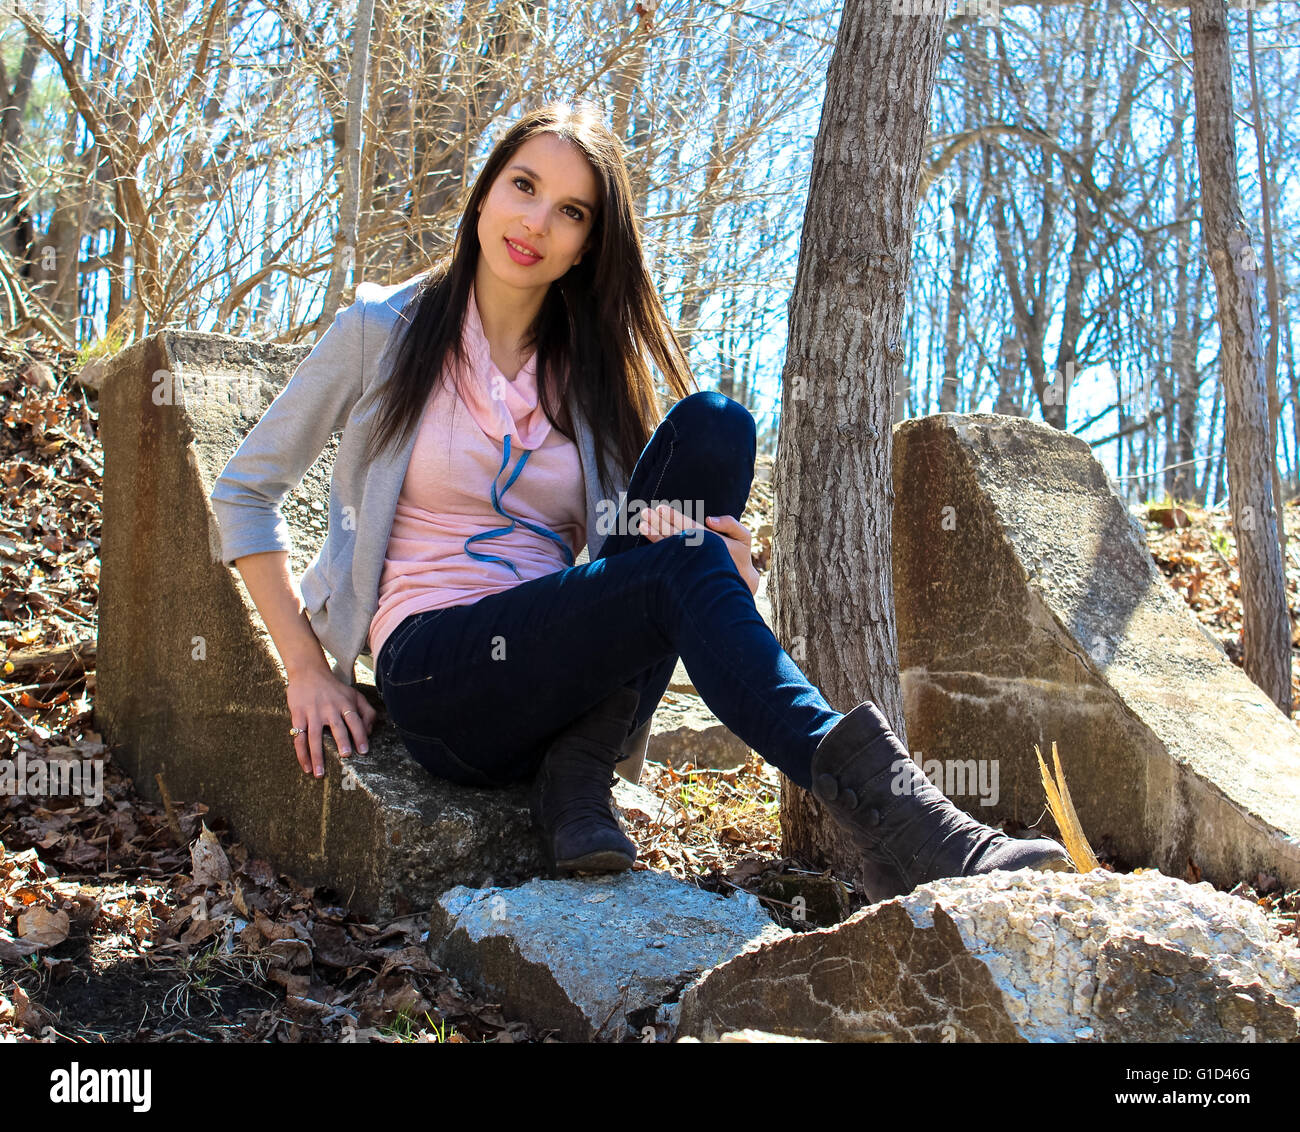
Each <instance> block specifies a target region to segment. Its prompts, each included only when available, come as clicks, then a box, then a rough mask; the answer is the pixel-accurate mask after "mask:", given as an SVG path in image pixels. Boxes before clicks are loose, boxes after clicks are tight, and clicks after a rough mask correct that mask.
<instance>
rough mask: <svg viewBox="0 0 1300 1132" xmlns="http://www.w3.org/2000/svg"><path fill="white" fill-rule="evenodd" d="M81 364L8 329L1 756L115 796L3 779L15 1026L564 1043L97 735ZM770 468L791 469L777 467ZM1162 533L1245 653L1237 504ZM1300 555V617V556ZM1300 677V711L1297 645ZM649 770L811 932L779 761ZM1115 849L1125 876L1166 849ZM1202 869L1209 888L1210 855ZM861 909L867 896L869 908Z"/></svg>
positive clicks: (90, 453) (725, 872)
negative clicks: (135, 772) (152, 785)
mask: <svg viewBox="0 0 1300 1132" xmlns="http://www.w3.org/2000/svg"><path fill="white" fill-rule="evenodd" d="M76 368H77V363H76V358H75V357H74V356H73V355H71V354H64V355H54V354H42V353H27V352H26V351H24V350H20V349H18V348H16V347H15V346H14V344H12V343H9V342H7V341H5V340H3V339H0V416H2V417H3V421H4V430H3V433H2V434H0V516H2V517H0V595H2V596H0V636H2V638H3V647H4V654H5V656H6V657H7V659H6V661H5V662H4V665H3V671H0V681H3V682H0V760H14V761H15V762H17V761H18V760H19V759H21V758H24V757H25V758H26V759H27V760H36V759H51V758H65V759H72V758H78V757H80V758H83V759H98V760H101V761H102V765H104V777H103V797H102V799H101V800H100V801H99V803H98V804H97V805H87V804H83V800H82V799H80V798H75V797H59V796H50V795H41V794H39V793H38V794H37V795H36V796H29V795H27V794H25V793H0V1040H16V1041H47V1042H53V1041H71V1042H74V1043H98V1042H112V1041H200V1042H263V1041H284V1042H313V1041H344V1042H349V1041H362V1042H364V1041H384V1042H402V1041H425V1042H429V1041H432V1042H438V1041H449V1042H466V1041H497V1042H518V1041H526V1042H527V1041H554V1040H556V1039H555V1037H554V1035H553V1034H551V1033H549V1032H540V1033H539V1032H536V1031H534V1030H533V1029H531V1028H530V1027H528V1026H526V1025H524V1024H522V1023H517V1022H507V1021H506V1020H505V1019H504V1018H503V1017H502V1015H501V1012H500V1008H499V1006H498V1005H497V1004H495V1003H491V1002H485V1001H482V1000H480V999H478V998H476V997H475V996H473V995H472V994H470V993H467V992H466V991H465V990H464V989H463V988H462V987H461V986H460V985H459V984H458V983H457V981H456V980H455V979H454V978H452V977H451V976H450V975H448V974H447V973H445V972H443V971H440V970H439V969H438V968H437V967H435V966H434V965H433V963H432V962H431V961H430V959H429V956H428V953H427V951H426V949H425V945H424V937H425V935H426V934H427V927H428V914H427V912H425V913H415V914H412V915H409V916H405V917H400V918H398V919H395V920H389V921H385V922H382V923H371V922H366V921H364V920H363V919H361V918H359V917H357V916H355V915H354V914H352V913H351V912H350V911H349V910H348V909H347V908H345V907H341V906H340V905H339V904H338V902H337V901H338V894H336V893H332V892H329V891H326V890H322V889H312V888H304V887H301V886H299V885H298V884H297V883H296V882H295V881H294V880H293V878H292V877H289V876H285V875H278V874H277V873H276V872H275V870H274V869H273V868H272V867H271V866H270V865H269V864H268V863H267V862H266V861H264V860H259V859H257V858H255V857H251V856H250V855H249V853H248V852H247V851H246V850H245V849H244V847H243V846H242V845H239V844H238V843H235V842H234V841H233V840H232V839H231V838H230V837H229V835H228V830H227V827H226V825H225V823H224V822H223V821H222V819H221V817H220V815H215V814H210V813H208V811H207V808H206V807H205V806H204V805H203V804H202V803H199V802H193V801H186V800H183V799H177V800H174V803H173V806H172V808H171V810H170V812H169V811H168V809H167V808H166V807H164V806H161V805H158V804H155V803H152V802H148V801H144V800H142V799H140V798H139V797H138V796H137V794H136V791H135V789H134V786H133V784H132V782H131V780H130V779H129V778H127V777H126V776H125V775H124V774H123V773H122V772H121V771H120V770H119V769H118V768H117V767H115V765H114V763H113V760H112V755H111V752H110V751H109V750H107V749H106V747H105V745H104V743H103V742H102V738H101V736H100V735H99V733H98V732H97V731H96V730H95V726H94V699H95V673H94V665H93V659H92V660H90V661H89V662H88V663H87V662H84V661H83V660H80V659H78V650H77V646H81V650H80V651H81V653H82V654H83V655H89V656H90V657H92V658H93V647H94V642H95V624H96V609H97V602H98V592H99V542H100V534H101V528H100V487H101V477H102V471H103V453H102V451H101V449H100V445H99V440H98V420H97V414H96V410H95V406H94V403H93V399H92V398H91V397H89V396H88V395H87V393H86V391H85V390H83V389H82V387H81V386H80V385H78V384H77V383H76V382H75V381H74V380H73V378H72V375H73V374H74V373H75V372H76ZM760 462H761V463H763V464H765V465H766V470H768V471H769V472H770V464H771V461H770V458H763V457H761V458H760ZM771 506H772V485H771V480H770V474H768V475H767V477H766V478H764V476H763V475H762V474H760V475H759V477H758V478H756V480H755V483H754V488H753V492H752V494H751V497H750V502H749V506H748V507H747V509H746V511H745V514H744V515H743V516H742V522H744V523H745V525H746V526H747V527H749V529H750V530H751V531H753V532H754V533H755V535H756V537H755V557H756V562H757V564H758V565H759V566H760V568H761V569H766V566H767V562H768V551H769V549H770V548H769V546H768V544H767V541H766V538H765V537H761V536H760V532H762V528H763V527H764V526H765V525H767V524H770V522H771ZM1171 524H1176V525H1171ZM1286 525H1287V529H1288V530H1290V531H1297V530H1300V499H1298V500H1293V501H1291V502H1290V503H1288V505H1287V509H1286ZM769 530H770V528H769ZM762 534H763V535H764V536H765V535H766V532H762ZM1147 539H1148V542H1149V544H1150V547H1151V551H1152V554H1153V557H1154V558H1155V561H1156V564H1157V565H1158V566H1159V568H1160V569H1161V570H1162V571H1163V572H1164V574H1165V575H1166V577H1167V578H1168V579H1169V581H1170V583H1171V585H1172V586H1173V587H1174V589H1175V590H1176V591H1177V592H1178V593H1180V594H1181V595H1182V596H1183V597H1184V598H1185V599H1186V600H1187V603H1188V605H1189V607H1190V608H1191V609H1192V610H1193V611H1194V612H1195V614H1196V616H1197V617H1198V618H1199V619H1200V620H1201V621H1202V623H1203V624H1204V625H1205V626H1206V627H1207V628H1208V629H1209V630H1210V632H1211V633H1213V634H1214V635H1215V636H1216V637H1217V638H1218V639H1219V640H1220V641H1221V642H1222V644H1223V646H1224V648H1225V650H1226V651H1227V653H1228V655H1229V656H1230V657H1232V658H1233V659H1234V661H1236V662H1237V663H1240V656H1241V602H1240V598H1239V596H1238V590H1237V572H1236V558H1235V547H1234V542H1233V535H1232V530H1231V525H1230V522H1229V520H1228V517H1227V516H1226V515H1225V514H1223V513H1215V512H1206V511H1203V510H1198V509H1196V508H1194V507H1191V506H1189V505H1185V504H1184V505H1182V506H1181V507H1180V508H1172V507H1168V506H1166V507H1163V508H1161V507H1159V506H1155V507H1153V508H1152V509H1151V510H1150V514H1149V520H1148V522H1147ZM1291 547H1292V549H1291V551H1290V553H1289V555H1288V557H1289V561H1288V569H1287V592H1288V598H1289V601H1290V605H1291V609H1292V611H1293V618H1294V611H1295V610H1296V608H1297V605H1298V604H1300V597H1298V595H1300V550H1298V549H1295V543H1294V542H1293V543H1292V544H1291ZM1296 643H1297V642H1296V641H1294V640H1293V644H1296ZM87 649H89V650H90V651H89V653H87V652H86V650H87ZM69 650H71V651H69ZM34 656H45V657H47V661H46V663H43V664H42V663H36V662H35V661H33V659H32V658H33V657H34ZM1293 656H1294V653H1293ZM15 661H16V662H17V663H15ZM1292 686H1293V689H1294V690H1295V693H1296V702H1297V703H1300V666H1298V665H1296V664H1295V663H1294V660H1293V677H1292ZM670 694H671V693H670ZM286 757H287V758H289V757H292V752H291V751H290V750H288V749H286ZM19 777H21V776H19ZM642 784H643V785H644V786H646V787H647V788H648V789H649V790H651V791H653V792H654V793H655V794H656V795H658V796H659V797H660V798H662V799H664V800H665V802H666V803H667V804H666V805H665V811H675V812H682V813H684V815H685V818H684V820H683V821H681V822H678V823H676V824H675V825H674V826H672V827H671V828H670V826H669V824H668V823H667V822H666V821H660V820H659V819H658V816H654V817H652V816H650V815H642V814H639V813H630V814H629V819H628V822H627V826H628V832H629V835H630V836H632V837H633V839H634V840H635V841H636V842H637V845H638V854H639V855H638V860H637V865H636V867H637V868H638V869H640V868H655V869H659V870H663V871H667V872H671V873H672V874H673V875H675V876H677V877H679V878H681V879H683V880H690V881H691V882H692V883H695V884H697V885H699V886H700V887H703V888H706V889H708V890H710V891H715V892H728V891H731V890H733V889H737V888H740V889H744V890H746V891H750V892H753V893H754V894H755V895H757V896H758V897H759V898H760V899H761V900H763V901H764V902H765V904H766V906H768V907H769V908H770V909H771V910H772V913H773V915H774V918H776V919H778V920H780V921H781V922H783V923H786V925H787V926H789V927H798V926H799V925H796V924H794V923H793V922H791V921H790V920H789V919H788V918H786V916H785V913H784V911H783V909H784V908H785V907H786V906H787V905H785V904H783V903H782V901H781V900H780V899H779V898H778V897H777V896H774V895H771V894H772V893H775V892H781V891H782V887H781V884H780V878H781V877H786V878H790V879H793V878H795V877H797V876H800V875H805V874H809V873H811V874H812V875H817V874H816V871H815V870H810V869H808V868H807V866H806V865H804V864H803V863H802V862H799V861H797V860H793V859H790V858H783V857H782V855H781V837H780V829H779V825H778V808H779V807H778V789H779V787H778V776H777V773H776V771H775V770H774V769H773V768H772V767H771V766H769V765H768V764H766V763H764V762H763V761H762V760H761V759H759V758H758V757H757V756H756V755H753V754H751V756H750V760H749V762H748V763H747V764H746V765H745V766H744V767H741V768H737V769H735V770H730V771H716V770H695V769H694V768H692V767H690V766H689V765H688V766H685V767H681V768H674V767H661V766H659V765H657V764H654V763H647V764H646V768H645V772H644V774H643V776H642ZM1101 856H1102V860H1103V864H1104V865H1105V866H1106V867H1107V868H1111V869H1116V870H1119V871H1126V870H1127V869H1129V868H1131V867H1133V866H1134V865H1140V864H1142V862H1124V861H1119V860H1116V859H1113V858H1107V857H1106V856H1105V855H1104V854H1102V855H1101ZM1186 879H1187V880H1189V881H1192V882H1195V881H1198V880H1199V879H1200V875H1199V871H1198V870H1197V869H1196V866H1195V864H1194V863H1191V862H1189V868H1188V875H1187V877H1186ZM1231 891H1232V892H1233V893H1234V894H1235V895H1238V896H1240V897H1242V898H1243V899H1248V900H1251V901H1252V902H1255V903H1257V904H1259V905H1260V906H1262V907H1263V908H1264V909H1265V910H1266V911H1267V912H1268V913H1270V915H1272V916H1273V917H1275V918H1276V922H1277V923H1278V925H1279V931H1280V932H1282V933H1290V934H1291V935H1295V934H1296V933H1297V925H1298V923H1300V892H1296V891H1292V892H1283V891H1282V890H1281V888H1280V886H1279V884H1278V882H1277V879H1276V878H1274V877H1270V876H1265V875H1261V876H1256V877H1249V878H1242V879H1241V881H1240V882H1239V883H1238V884H1236V885H1235V886H1234V887H1233V888H1232V889H1231ZM861 903H862V901H861V899H859V898H854V897H852V896H850V901H849V904H850V907H853V908H856V907H858V906H860V905H861Z"/></svg>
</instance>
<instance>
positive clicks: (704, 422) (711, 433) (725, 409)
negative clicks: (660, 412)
mask: <svg viewBox="0 0 1300 1132" xmlns="http://www.w3.org/2000/svg"><path fill="white" fill-rule="evenodd" d="M668 418H669V419H671V420H672V422H673V427H674V428H675V429H676V433H677V437H678V439H679V440H684V441H686V442H687V443H692V442H697V443H700V444H707V445H708V446H709V447H710V448H718V447H724V448H732V449H734V450H735V451H738V452H742V453H743V452H745V451H746V450H748V452H749V454H750V457H751V462H752V457H753V455H754V453H755V451H756V447H757V444H758V425H757V424H756V423H755V421H754V417H753V414H752V413H750V411H749V410H748V409H746V408H745V406H744V405H742V404H741V403H740V402H739V401H735V400H732V398H730V397H728V396H726V395H725V394H723V393H719V392H717V391H716V390H713V389H702V390H700V391H699V392H698V393H692V394H690V395H689V396H687V397H683V398H682V399H681V400H680V401H678V402H677V404H675V405H674V406H673V407H672V408H671V409H669V410H668Z"/></svg>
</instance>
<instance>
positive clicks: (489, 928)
mask: <svg viewBox="0 0 1300 1132" xmlns="http://www.w3.org/2000/svg"><path fill="white" fill-rule="evenodd" d="M788 934H789V933H788V932H787V931H786V929H784V928H781V927H778V926H777V925H776V924H774V923H773V922H772V920H771V918H770V917H769V916H768V915H767V914H766V913H765V912H764V911H763V910H762V908H761V907H760V906H759V903H758V901H757V900H756V899H755V898H754V897H753V896H751V895H749V894H747V893H734V894H733V895H732V896H731V897H723V896H718V895H716V894H714V893H711V892H705V891H703V890H701V889H698V888H696V887H695V886H694V885H691V884H687V883H685V882H684V881H679V880H676V879H675V878H673V877H672V876H669V875H668V874H667V873H661V872H655V871H650V870H640V871H631V872H626V873H617V874H611V875H609V876H592V877H577V878H572V879H567V880H532V881H529V882H528V883H527V884H525V885H522V886H521V887H518V888H484V889H477V890H476V889H470V888H464V887H458V888H454V889H452V890H451V891H449V892H446V893H444V894H443V895H442V896H441V897H439V898H438V900H437V901H435V902H434V904H433V908H432V911H431V913H430V917H429V949H430V954H431V955H432V957H433V960H434V962H435V963H437V964H438V965H439V966H440V967H442V968H443V969H444V970H446V971H449V972H451V973H452V974H453V975H455V976H456V978H457V979H458V980H459V981H460V982H461V983H463V984H464V985H466V986H468V987H472V988H473V989H474V990H475V991H477V992H478V993H479V994H482V995H486V996H488V997H489V998H491V999H492V1000H493V1001H494V1002H499V1003H500V1004H501V1009H502V1013H503V1014H504V1015H505V1017H507V1018H510V1019H517V1020H520V1021H526V1022H528V1023H530V1024H531V1025H533V1026H537V1027H540V1028H545V1029H555V1030H557V1031H559V1036H560V1037H561V1038H562V1039H563V1040H564V1041H584V1042H585V1041H616V1042H617V1041H626V1040H629V1039H640V1040H647V1039H649V1040H653V1039H654V1036H655V1034H654V1031H653V1029H651V1028H652V1027H653V1026H654V1023H655V1022H656V1021H664V1020H666V1019H667V1017H668V1015H669V1014H670V1013H671V1011H665V1010H663V1009H662V1008H661V1004H663V1003H664V1002H666V1001H668V1000H669V999H672V998H675V997H676V994H677V992H678V991H679V990H680V989H681V987H682V986H683V985H684V984H685V983H687V982H689V981H690V980H691V979H692V978H694V977H695V976H696V975H698V974H699V973H700V972H701V971H703V970H705V969H708V968H710V967H713V966H715V965H717V964H718V963H721V962H723V961H724V960H726V959H729V958H730V957H731V956H733V955H735V954H736V953H737V952H739V951H741V950H742V949H743V948H745V947H746V946H747V945H750V944H753V943H761V942H763V941H765V940H770V939H779V938H781V937H782V936H785V935H788ZM767 1029H769V1030H783V1027H780V1026H769V1027H767Z"/></svg>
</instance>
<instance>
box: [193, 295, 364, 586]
mask: <svg viewBox="0 0 1300 1132" xmlns="http://www.w3.org/2000/svg"><path fill="white" fill-rule="evenodd" d="M364 309H365V308H364V303H363V301H362V300H361V299H357V300H356V301H354V302H353V303H352V304H351V305H350V306H347V307H345V308H343V309H342V310H341V311H339V312H338V314H337V315H336V316H335V318H334V322H333V324H332V325H331V326H330V328H329V329H328V330H326V331H325V333H324V334H323V335H321V337H320V340H319V341H318V342H317V343H316V345H315V346H314V347H313V348H312V351H311V353H310V354H308V355H307V356H306V357H305V358H303V360H302V361H301V362H299V363H298V368H297V369H295V370H294V372H293V376H292V377H291V378H290V379H289V381H288V383H287V384H286V385H285V387H284V388H283V389H282V390H280V392H279V394H277V395H276V398H275V400H273V401H272V402H271V404H270V405H268V406H267V409H266V412H265V413H263V414H262V418H261V420H259V421H258V422H257V424H255V425H254V426H253V429H252V431H251V432H250V433H249V434H248V435H247V436H246V437H244V440H243V443H242V444H240V446H239V448H238V449H237V450H236V451H235V454H234V455H233V456H231V457H230V460H229V461H228V462H227V463H226V466H225V468H224V470H223V471H222V473H221V475H220V476H218V477H217V481H216V484H215V485H214V486H213V488H212V493H211V495H210V496H209V497H208V498H209V499H210V500H211V503H212V510H213V514H214V515H215V516H216V521H217V529H218V532H219V541H220V545H219V546H215V547H213V561H220V562H222V563H224V564H225V565H227V566H229V565H232V564H233V563H234V560H235V559H236V558H240V557H242V556H243V555H245V554H260V553H262V552H263V551H268V550H284V551H289V550H292V548H293V547H292V543H291V541H290V538H289V525H288V524H287V523H286V522H285V521H284V517H283V516H282V515H281V514H280V505H281V504H282V502H283V501H284V498H285V496H286V495H288V494H289V492H291V491H292V490H293V489H294V488H295V487H297V486H298V484H299V482H300V481H301V480H302V477H303V476H304V475H306V473H307V469H308V468H310V467H311V466H312V464H313V463H315V461H316V459H317V457H318V456H320V454H321V452H322V451H323V450H324V448H325V444H326V442H327V441H328V440H329V438H330V436H331V434H333V433H335V432H338V431H339V430H341V429H342V428H343V426H344V424H345V423H346V422H347V419H348V415H349V414H350V413H351V411H352V407H353V405H355V404H356V402H357V401H358V399H359V398H360V397H361V391H362V358H363V357H364V353H365V340H364V331H365V317H364Z"/></svg>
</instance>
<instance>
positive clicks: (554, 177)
mask: <svg viewBox="0 0 1300 1132" xmlns="http://www.w3.org/2000/svg"><path fill="white" fill-rule="evenodd" d="M597 200H598V196H597V183H596V174H595V172H594V171H593V170H592V168H591V166H590V165H589V164H588V163H587V159H586V157H584V156H583V154H582V151H581V150H580V149H578V148H577V146H574V145H572V144H571V143H569V142H567V141H565V140H564V139H562V138H558V137H556V136H555V135H554V134H537V135H536V136H534V137H531V138H529V139H528V141H526V142H524V144H523V145H521V146H520V147H519V148H518V149H517V150H516V151H515V153H514V155H513V156H512V157H511V158H510V159H509V160H508V161H507V162H506V164H505V167H504V168H503V169H502V170H501V172H500V173H499V174H498V175H497V178H496V180H495V181H494V182H493V183H492V187H491V188H490V189H489V190H488V192H487V195H486V196H485V197H484V198H483V200H482V202H481V203H480V205H479V213H478V240H479V247H480V249H481V251H480V255H479V264H478V271H477V273H476V282H478V281H486V280H484V274H485V273H487V274H489V275H490V276H491V277H492V278H493V282H494V283H495V284H496V285H497V286H498V287H500V286H504V287H507V288H513V289H516V290H522V291H529V292H533V293H534V294H535V295H536V297H537V298H538V299H539V300H540V298H541V296H542V295H544V294H545V291H546V288H548V287H549V286H550V285H551V283H552V282H554V281H555V280H556V279H559V278H560V276H562V275H563V274H564V273H565V272H566V271H568V270H569V268H571V267H572V266H573V265H574V264H576V263H577V262H578V261H579V260H580V259H582V255H583V252H585V251H586V250H587V244H588V241H589V237H590V236H591V231H592V226H593V224H594V222H595V217H594V215H593V211H594V209H595V207H596V203H597ZM512 245H513V246H512ZM479 289H480V291H481V290H482V288H479Z"/></svg>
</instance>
